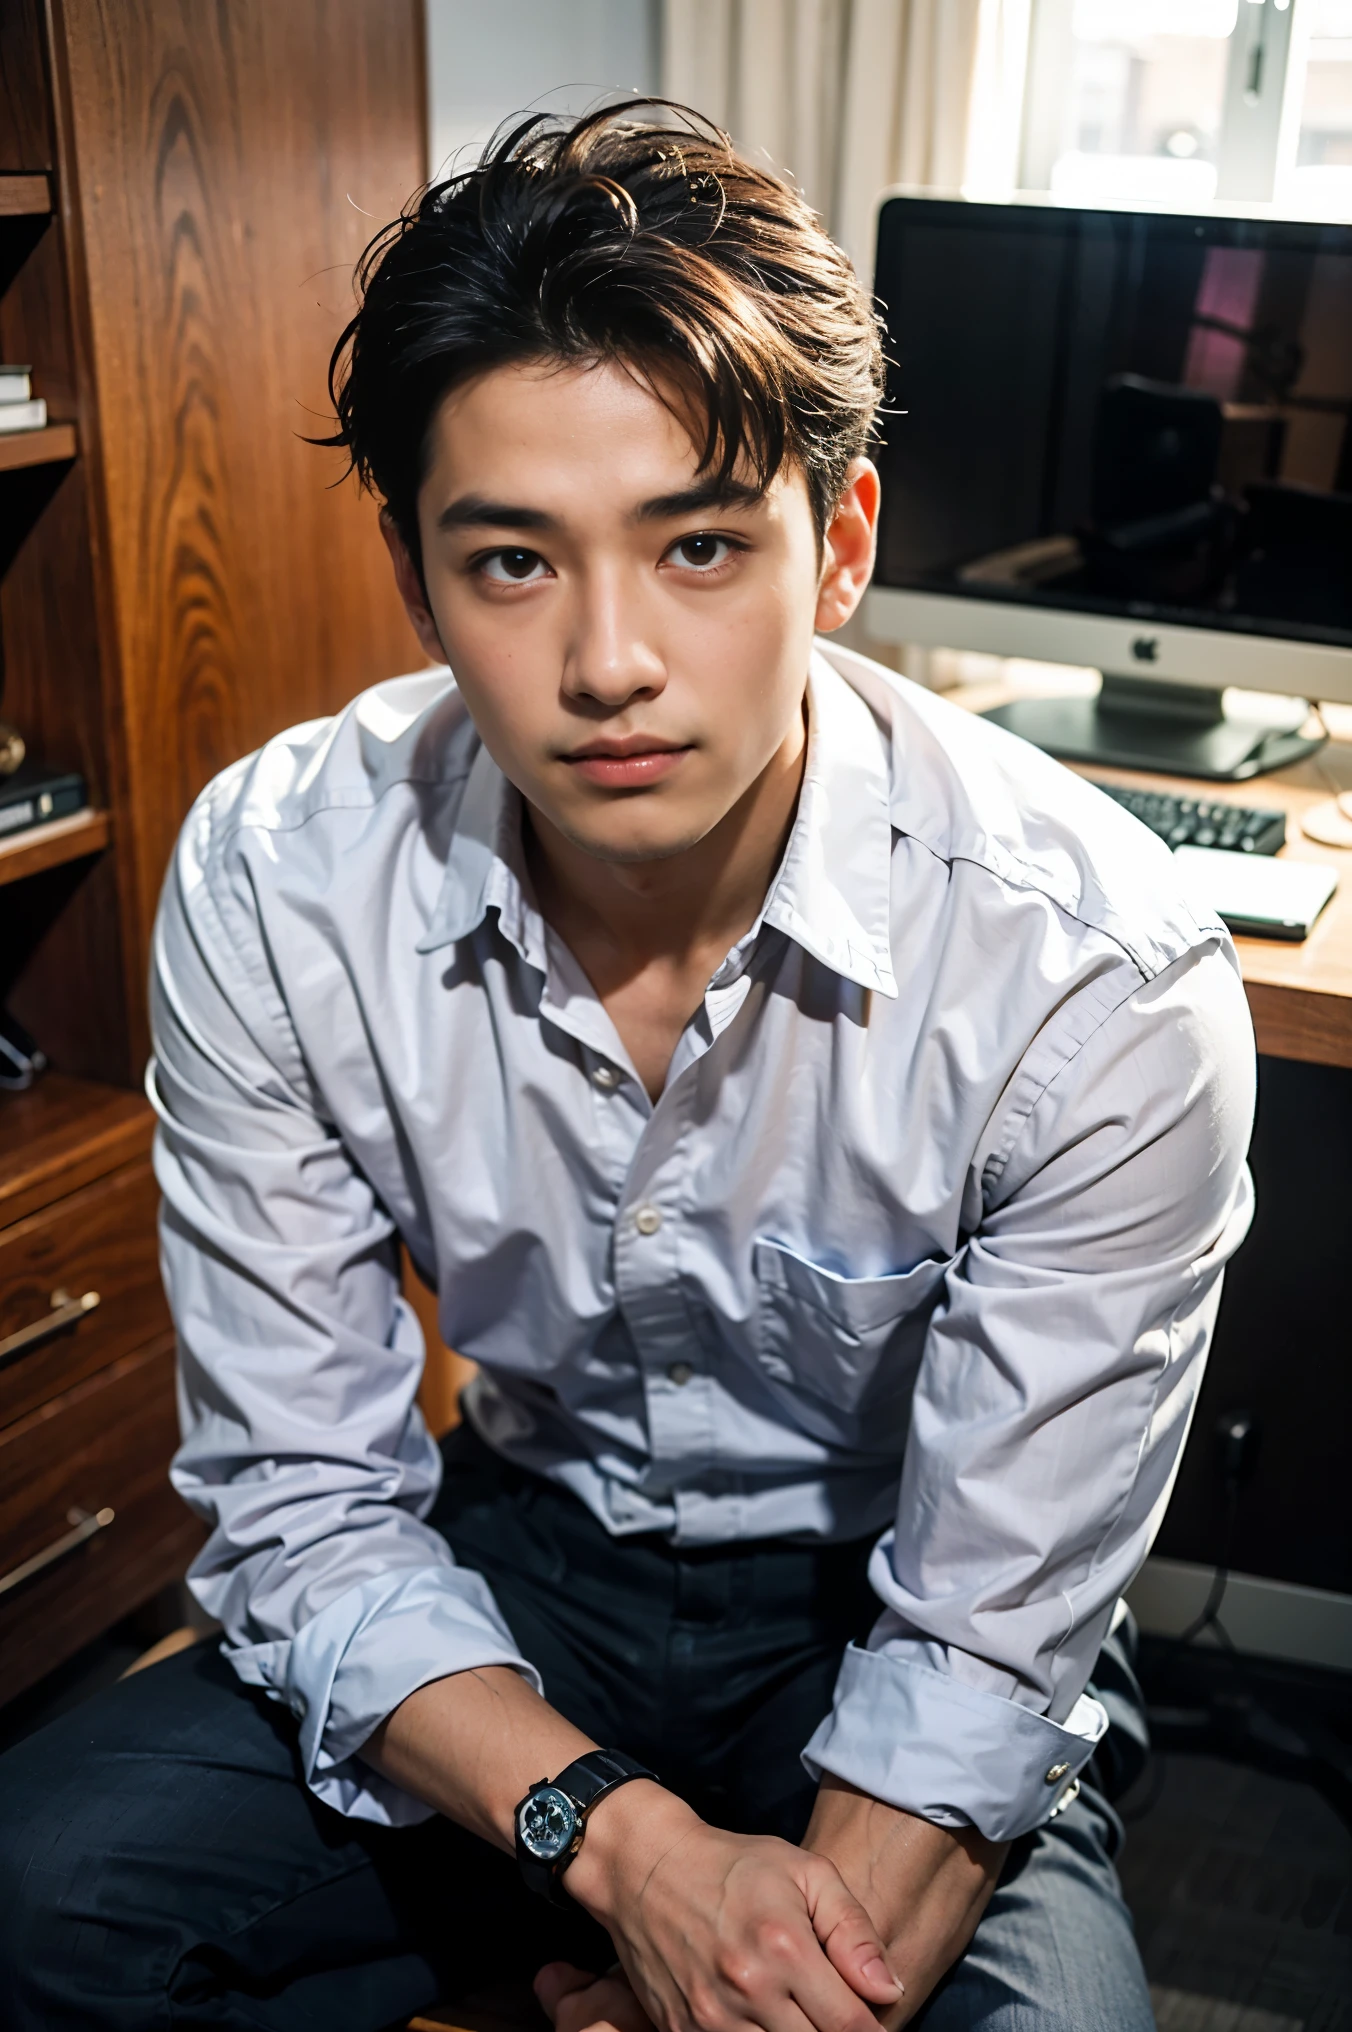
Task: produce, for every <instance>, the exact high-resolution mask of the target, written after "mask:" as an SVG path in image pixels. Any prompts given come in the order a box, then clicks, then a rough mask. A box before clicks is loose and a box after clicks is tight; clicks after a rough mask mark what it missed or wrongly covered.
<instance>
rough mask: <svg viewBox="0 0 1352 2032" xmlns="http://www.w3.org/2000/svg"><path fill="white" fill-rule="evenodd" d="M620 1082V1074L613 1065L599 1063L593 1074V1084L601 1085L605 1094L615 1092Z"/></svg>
mask: <svg viewBox="0 0 1352 2032" xmlns="http://www.w3.org/2000/svg"><path fill="white" fill-rule="evenodd" d="M619 1083H620V1075H619V1074H618V1073H617V1072H616V1070H615V1068H614V1066H613V1065H598V1066H597V1068H596V1070H595V1071H594V1072H593V1074H592V1085H593V1086H596V1087H600V1089H601V1092H602V1093H603V1094H613V1093H614V1091H615V1089H616V1087H617V1086H618V1085H619Z"/></svg>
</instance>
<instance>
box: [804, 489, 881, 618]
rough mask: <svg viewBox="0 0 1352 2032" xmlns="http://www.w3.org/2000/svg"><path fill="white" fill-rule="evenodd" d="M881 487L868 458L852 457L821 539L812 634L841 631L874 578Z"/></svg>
mask: <svg viewBox="0 0 1352 2032" xmlns="http://www.w3.org/2000/svg"><path fill="white" fill-rule="evenodd" d="M881 501H882V483H881V482H880V480H879V478H878V468H877V467H876V466H875V465H874V463H873V461H872V459H853V460H852V461H851V463H850V467H849V470H848V472H847V473H846V475H845V487H844V490H843V492H842V494H841V497H840V499H839V501H837V503H836V508H835V513H834V514H833V516H832V517H831V520H830V522H829V523H828V524H827V527H826V534H825V537H824V538H823V540H822V573H821V578H820V579H819V581H818V583H817V623H816V626H817V633H818V634H819V635H829V634H830V633H831V632H832V630H833V629H835V628H843V627H844V625H845V623H846V622H847V621H848V620H849V618H850V616H851V614H852V613H853V612H854V610H855V608H856V607H857V606H858V605H859V602H860V601H861V600H862V599H863V597H864V588H865V587H866V586H867V584H868V582H869V580H870V578H871V577H872V576H873V557H874V552H875V550H876V549H877V541H878V508H879V504H880V503H881Z"/></svg>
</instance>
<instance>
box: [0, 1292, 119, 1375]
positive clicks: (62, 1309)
mask: <svg viewBox="0 0 1352 2032" xmlns="http://www.w3.org/2000/svg"><path fill="white" fill-rule="evenodd" d="M98 1302H99V1294H98V1292H97V1291H86V1292H85V1294H84V1296H83V1298H72V1297H71V1295H70V1293H69V1292H68V1291H54V1292H53V1293H52V1309H51V1311H50V1312H49V1313H48V1315H47V1317H46V1319H35V1320H34V1321H33V1324H32V1325H31V1326H21V1327H20V1328H19V1331H18V1332H17V1333H12V1334H9V1335H8V1336H7V1337H6V1338H5V1339H4V1340H2V1341H0V1368H3V1367H4V1365H5V1363H6V1362H12V1361H13V1360H14V1357H15V1356H16V1355H26V1354H27V1353H28V1350H29V1349H30V1348H36V1347H40V1346H41V1345H42V1343H43V1341H45V1340H50V1339H51V1337H52V1335H53V1334H59V1333H60V1332H61V1331H62V1329H63V1328H64V1327H68V1326H78V1325H79V1324H80V1321H81V1320H82V1319H83V1318H84V1316H85V1314H86V1313H87V1312H92V1311H93V1310H94V1308H95V1306H96V1305H97V1304H98Z"/></svg>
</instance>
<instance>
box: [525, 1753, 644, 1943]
mask: <svg viewBox="0 0 1352 2032" xmlns="http://www.w3.org/2000/svg"><path fill="white" fill-rule="evenodd" d="M652 1777H653V1774H652V1772H651V1771H649V1770H647V1769H646V1768H645V1767H644V1765H642V1764H640V1763H638V1762H637V1761H636V1759H634V1758H633V1757H626V1755H625V1754H624V1751H623V1750H588V1752H587V1754H586V1756H585V1757H575V1758H574V1759H573V1762H572V1763H571V1764H569V1765H568V1767H567V1768H566V1770H563V1771H560V1773H559V1775H558V1777H557V1778H556V1779H555V1780H554V1782H553V1784H551V1783H550V1782H549V1780H548V1779H547V1778H542V1779H541V1780H540V1781H539V1783H538V1784H537V1785H532V1786H531V1789H530V1791H529V1792H528V1793H527V1794H526V1796H525V1798H524V1799H523V1800H522V1801H521V1804H520V1805H519V1806H518V1807H517V1809H516V1815H515V1819H516V1860H517V1862H518V1864H519V1865H520V1869H521V1875H522V1877H523V1878H524V1879H525V1881H526V1883H527V1884H528V1885H529V1886H530V1888H531V1890H532V1891H538V1892H539V1893H540V1896H541V1897H542V1898H548V1899H549V1901H550V1903H551V1904H552V1905H568V1904H571V1903H572V1900H571V1899H570V1898H569V1897H568V1896H567V1893H566V1892H565V1891H564V1888H563V1873H564V1871H565V1870H566V1869H567V1868H568V1865H569V1863H571V1862H572V1860H573V1857H574V1856H575V1855H576V1854H577V1852H578V1850H579V1849H580V1848H581V1846H582V1837H583V1836H584V1835H585V1834H586V1832H587V1815H588V1814H589V1813H590V1812H591V1810H592V1808H593V1807H594V1806H595V1804H596V1802H597V1800H598V1799H604V1798H605V1796H606V1794H607V1793H608V1792H613V1791H614V1790H615V1788H616V1786H618V1785H627V1784H628V1782H629V1780H630V1779H631V1778H652ZM654 1782H655V1783H656V1782H657V1781H656V1780H654Z"/></svg>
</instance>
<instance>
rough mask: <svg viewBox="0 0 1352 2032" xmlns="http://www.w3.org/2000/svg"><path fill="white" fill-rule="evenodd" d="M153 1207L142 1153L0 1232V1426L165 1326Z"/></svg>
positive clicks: (155, 1200)
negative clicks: (137, 1158) (94, 1181)
mask: <svg viewBox="0 0 1352 2032" xmlns="http://www.w3.org/2000/svg"><path fill="white" fill-rule="evenodd" d="M158 1204H159V1188H158V1187H157V1186H156V1184H155V1175H154V1173H153V1171H152V1170H151V1168H150V1161H149V1159H148V1158H142V1159H140V1160H139V1161H138V1162H137V1163H135V1164H127V1165H123V1166H122V1167H121V1169H120V1170H117V1171H113V1172H110V1173H109V1175H108V1176H107V1177H106V1178H101V1179H99V1180H98V1182H97V1183H96V1184H94V1185H88V1186H85V1188H84V1189H83V1191H81V1192H73V1193H70V1194H69V1195H68V1196H67V1197H66V1198H65V1199H61V1200H57V1201H56V1202H55V1204H54V1205H52V1206H49V1207H45V1208H44V1209H43V1211H42V1212H41V1213H40V1214H32V1215H30V1216H29V1218H28V1219H27V1220H26V1221H18V1222H16V1223H15V1224H14V1225H13V1226H12V1227H8V1228H3V1229H0V1426H4V1425H7V1424H9V1422H10V1421H11V1420H12V1419H15V1418H22V1417H23V1416H24V1414H25V1413H26V1412H28V1411H31V1410H33V1409H34V1408H35V1407H36V1406H37V1405H39V1404H43V1403H45V1402H46V1401H47V1399H48V1398H50V1397H56V1396H58V1395H59V1394H60V1393H61V1392H62V1391H63V1390H68V1389H70V1387H71V1386H72V1384H74V1383H77V1382H79V1380H80V1378H81V1377H83V1376H88V1375H90V1374H92V1373H93V1371H94V1370H96V1369H102V1368H105V1367H106V1366H107V1364H108V1363H109V1362H115V1361H117V1360H118V1359H119V1358H120V1357H121V1356H123V1355H127V1354H130V1353H131V1352H132V1350H133V1349H134V1348H140V1347H144V1346H145V1345H146V1343H147V1342H148V1341H151V1340H154V1339H156V1338H158V1337H159V1336H161V1335H163V1334H164V1333H166V1332H167V1331H168V1328H169V1309H168V1306H167V1305H166V1304H165V1299H164V1291H163V1288H162V1286H161V1284H160V1266H159V1240H158V1235H157V1232H156V1209H157V1207H158ZM91 1297H93V1298H95V1299H96V1300H97V1303H96V1304H93V1305H91V1304H90V1302H89V1301H90V1298H91ZM54 1300H59V1302H58V1303H56V1304H54V1303H53V1301H54Z"/></svg>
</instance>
